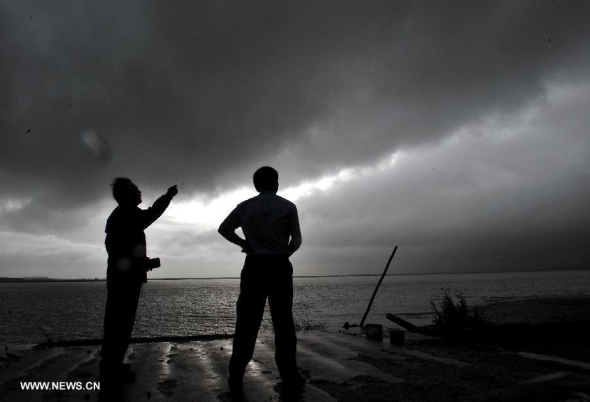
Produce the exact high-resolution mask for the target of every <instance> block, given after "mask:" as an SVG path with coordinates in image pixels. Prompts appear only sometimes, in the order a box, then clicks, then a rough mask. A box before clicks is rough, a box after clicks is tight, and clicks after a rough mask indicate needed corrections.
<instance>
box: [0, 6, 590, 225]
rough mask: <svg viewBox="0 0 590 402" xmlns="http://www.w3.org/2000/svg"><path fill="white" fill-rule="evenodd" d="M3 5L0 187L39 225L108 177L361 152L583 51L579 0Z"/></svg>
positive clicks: (216, 171) (291, 166)
mask: <svg viewBox="0 0 590 402" xmlns="http://www.w3.org/2000/svg"><path fill="white" fill-rule="evenodd" d="M1 7H2V9H1V16H0V18H1V19H2V24H0V26H1V28H0V33H1V34H2V39H1V43H0V49H2V52H1V53H0V63H1V67H2V72H3V73H2V75H1V77H0V92H1V93H2V95H1V96H2V97H1V99H0V101H1V103H2V107H1V110H0V119H1V120H2V122H1V123H0V129H1V131H2V138H1V140H0V141H1V144H0V161H1V162H0V164H1V165H0V179H1V180H2V183H3V187H4V188H3V194H2V195H1V196H0V197H2V198H3V199H7V197H8V198H14V199H20V200H28V201H27V202H28V203H27V206H26V207H25V208H24V209H23V210H21V212H20V213H21V216H23V219H25V220H31V219H35V220H38V221H43V220H45V219H49V220H50V221H51V222H52V224H54V223H55V222H56V221H61V222H62V223H63V222H64V220H65V219H68V218H66V217H63V216H61V217H57V215H56V213H55V211H51V210H52V209H53V208H56V206H57V209H58V210H64V209H65V210H70V209H72V208H82V207H87V206H89V205H92V204H93V203H94V202H95V201H96V199H99V198H103V197H106V196H108V183H109V181H110V180H111V179H112V177H114V176H118V175H127V176H130V177H132V178H133V179H135V180H136V181H137V182H138V183H139V184H140V185H142V186H143V187H146V188H148V189H153V190H154V191H162V192H163V191H165V189H166V187H167V186H168V185H170V184H174V183H177V184H181V183H184V184H185V186H184V187H183V190H184V191H185V192H189V193H190V192H214V191H218V190H221V189H223V188H228V187H231V186H233V185H235V184H237V183H240V184H242V183H243V180H244V179H247V180H249V177H250V172H251V171H252V169H254V168H255V167H257V166H259V165H261V164H264V163H268V161H271V162H273V163H277V164H279V165H280V164H281V163H283V164H284V166H285V168H288V170H287V171H285V173H284V174H283V176H282V177H285V178H286V179H288V180H289V181H290V182H292V183H293V182H296V181H298V180H303V179H306V178H314V177H318V176H320V175H322V174H323V173H325V172H333V171H335V170H337V169H338V168H339V167H342V166H345V165H349V164H353V165H354V164H361V163H366V162H368V161H370V160H373V159H375V158H378V157H380V156H382V155H383V154H385V153H389V152H391V151H393V150H394V149H397V148H403V147H411V146H416V145H419V144H422V143H425V142H429V141H436V140H440V139H441V138H443V137H444V136H446V135H448V134H449V133H450V132H452V131H453V130H454V129H456V128H458V127H461V126H462V125H465V124H469V123H471V122H474V121H477V120H478V119H480V118H482V117H484V116H487V115H489V114H493V113H502V112H506V111H515V110H519V108H522V107H524V106H526V105H527V104H528V103H529V102H531V101H532V100H533V99H534V97H535V95H538V96H542V95H543V94H544V91H545V90H546V84H547V82H548V81H550V80H558V79H561V80H564V79H565V80H569V79H574V78H575V77H577V76H580V75H584V74H586V71H588V68H587V67H588V65H589V64H590V63H589V60H588V57H589V51H588V46H587V43H588V40H589V39H590V25H589V24H587V21H588V17H589V16H590V15H589V10H590V4H589V3H587V2H567V3H566V2H550V1H547V2H538V1H533V2H503V3H497V2H485V3H484V2H453V3H452V4H449V3H446V2H439V3H430V2H428V3H426V2H424V3H422V2H420V3H418V2H370V3H367V2H340V1H338V2H298V3H275V2H249V3H237V2H236V3H232V2H183V3H182V4H181V3H172V4H170V3H161V2H149V3H148V2H125V3H123V4H119V3H114V2H112V3H106V2H84V3H57V2H43V3H39V2H34V3H33V2H31V3H26V2H13V3H3V5H2V6H1ZM89 129H90V130H93V131H94V132H95V133H97V135H98V136H99V138H101V141H102V140H104V141H105V144H108V147H109V154H110V157H108V156H104V155H103V154H101V153H98V154H97V153H96V152H95V149H94V148H91V149H89V148H88V143H87V141H85V140H84V137H83V136H82V137H81V135H83V133H85V132H87V130H89ZM277 154H280V155H281V156H284V158H285V161H286V162H285V161H283V162H281V161H278V160H277V159H276V155H277ZM103 156H104V157H103ZM244 172H247V174H245V173H244ZM31 211H32V212H31ZM23 212H24V214H23ZM11 222H12V224H13V225H14V226H15V227H18V224H19V223H18V219H13V220H11ZM64 224H65V223H64Z"/></svg>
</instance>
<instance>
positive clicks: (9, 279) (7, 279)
mask: <svg viewBox="0 0 590 402" xmlns="http://www.w3.org/2000/svg"><path fill="white" fill-rule="evenodd" d="M588 270H590V268H577V269H575V268H563V269H560V268H548V269H533V270H519V271H508V270H505V271H467V272H419V273H403V274H400V273H388V274H386V275H385V276H404V275H405V276H418V275H469V274H505V273H532V272H563V271H588ZM381 275H383V274H342V275H293V278H347V277H361V276H371V277H372V276H381ZM194 279H200V280H214V279H240V277H239V276H215V277H178V278H149V280H150V281H175V280H194ZM101 281H106V277H105V278H51V277H44V276H22V277H8V276H2V277H0V282H4V283H6V282H101Z"/></svg>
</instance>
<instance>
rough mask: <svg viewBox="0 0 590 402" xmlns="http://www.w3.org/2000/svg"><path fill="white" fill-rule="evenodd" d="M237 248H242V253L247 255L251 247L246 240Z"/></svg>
mask: <svg viewBox="0 0 590 402" xmlns="http://www.w3.org/2000/svg"><path fill="white" fill-rule="evenodd" d="M239 246H240V247H242V253H246V254H248V252H250V251H252V246H251V245H250V243H248V240H242V241H241V242H240V244H239Z"/></svg>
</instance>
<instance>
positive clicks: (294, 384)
mask: <svg viewBox="0 0 590 402" xmlns="http://www.w3.org/2000/svg"><path fill="white" fill-rule="evenodd" d="M305 384H307V379H306V378H305V377H301V376H300V375H299V374H298V375H296V376H293V377H289V378H286V379H284V380H283V389H286V390H290V391H297V390H300V389H301V388H303V387H305Z"/></svg>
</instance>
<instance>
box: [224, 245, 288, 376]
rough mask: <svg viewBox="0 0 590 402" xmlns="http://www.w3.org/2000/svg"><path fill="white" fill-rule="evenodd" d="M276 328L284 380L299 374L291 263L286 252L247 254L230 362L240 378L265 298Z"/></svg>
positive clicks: (233, 373) (232, 371)
mask: <svg viewBox="0 0 590 402" xmlns="http://www.w3.org/2000/svg"><path fill="white" fill-rule="evenodd" d="M267 298H268V304H269V306H270V314H271V317H272V323H273V327H274V332H275V361H276V363H277V367H278V369H279V374H280V375H281V378H282V379H283V380H285V379H288V378H292V377H293V376H297V375H299V373H298V371H297V362H296V357H295V354H296V349H297V337H296V336H295V326H294V324H293V311H292V310H293V266H292V265H291V262H289V259H288V257H286V256H248V257H246V262H245V264H244V268H243V269H242V275H241V281H240V296H239V298H238V303H237V319H236V331H235V335H234V342H233V352H232V356H231V360H230V363H229V373H230V376H232V377H234V376H235V377H238V378H241V377H242V376H243V375H244V371H245V369H246V366H247V365H248V363H249V362H250V360H251V359H252V356H253V354H254V346H255V344H256V337H257V335H258V330H259V329H260V324H261V322H262V316H263V314H264V307H265V305H266V299H267Z"/></svg>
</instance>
